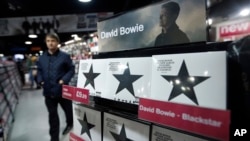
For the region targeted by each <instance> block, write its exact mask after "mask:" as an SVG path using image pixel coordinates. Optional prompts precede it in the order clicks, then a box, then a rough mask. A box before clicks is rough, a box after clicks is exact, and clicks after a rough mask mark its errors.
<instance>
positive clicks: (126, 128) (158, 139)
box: [70, 104, 207, 141]
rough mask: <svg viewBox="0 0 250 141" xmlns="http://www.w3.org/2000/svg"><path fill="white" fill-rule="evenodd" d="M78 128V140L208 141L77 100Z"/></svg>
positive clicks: (74, 133)
mask: <svg viewBox="0 0 250 141" xmlns="http://www.w3.org/2000/svg"><path fill="white" fill-rule="evenodd" d="M73 109H74V111H73V115H74V128H73V130H72V132H71V133H70V140H76V141H101V140H103V141H150V140H151V141H170V140H171V141H175V140H177V141H179V140H183V139H185V141H207V139H205V138H204V137H202V138H201V137H197V136H196V135H195V136H194V135H189V134H187V133H184V132H180V131H175V130H171V129H167V128H163V127H162V126H158V125H152V124H149V123H148V122H141V121H136V120H132V119H128V118H124V117H122V116H118V115H114V114H111V113H107V112H103V111H98V110H94V109H90V108H87V107H84V106H81V105H76V104H73Z"/></svg>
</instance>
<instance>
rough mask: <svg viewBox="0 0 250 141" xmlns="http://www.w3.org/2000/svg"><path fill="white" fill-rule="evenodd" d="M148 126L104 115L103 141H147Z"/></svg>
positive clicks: (107, 114)
mask: <svg viewBox="0 0 250 141" xmlns="http://www.w3.org/2000/svg"><path fill="white" fill-rule="evenodd" d="M149 133H150V126H149V125H148V124H143V123H140V122H137V121H133V120H130V119H126V118H123V117H119V116H116V115H112V114H109V113H104V119H103V141H149Z"/></svg>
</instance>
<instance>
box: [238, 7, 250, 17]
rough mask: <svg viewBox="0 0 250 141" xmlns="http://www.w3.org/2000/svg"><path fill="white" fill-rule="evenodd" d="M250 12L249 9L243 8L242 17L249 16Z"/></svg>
mask: <svg viewBox="0 0 250 141" xmlns="http://www.w3.org/2000/svg"><path fill="white" fill-rule="evenodd" d="M249 14H250V10H249V9H243V10H241V11H240V16H242V17H245V16H248V15H249Z"/></svg>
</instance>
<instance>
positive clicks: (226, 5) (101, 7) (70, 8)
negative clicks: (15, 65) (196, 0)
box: [0, 0, 249, 54]
mask: <svg viewBox="0 0 250 141" xmlns="http://www.w3.org/2000/svg"><path fill="white" fill-rule="evenodd" d="M158 1H162V0H92V2H90V3H81V2H79V1H78V0H0V18H9V17H24V16H44V15H60V14H78V13H79V14H82V13H95V12H114V14H117V13H121V12H125V11H129V10H132V9H137V8H140V7H143V6H146V5H149V4H151V3H155V2H158ZM246 2H248V3H249V0H237V1H236V0H207V7H208V16H210V15H211V16H225V15H227V14H228V13H229V12H228V11H229V10H230V9H231V10H234V9H233V8H232V7H237V6H239V4H244V3H246ZM222 7H223V8H222ZM71 34H72V33H63V34H59V36H60V38H61V40H62V41H67V40H69V39H71V36H70V35H71ZM79 34H80V35H84V34H86V33H79ZM43 38H44V37H39V38H37V39H36V41H35V42H34V44H33V46H43V47H44V46H45V44H44V39H43ZM26 39H27V37H26V36H11V37H0V53H5V54H10V53H11V52H10V51H9V50H10V49H9V48H11V47H18V46H21V45H24V41H25V40H26Z"/></svg>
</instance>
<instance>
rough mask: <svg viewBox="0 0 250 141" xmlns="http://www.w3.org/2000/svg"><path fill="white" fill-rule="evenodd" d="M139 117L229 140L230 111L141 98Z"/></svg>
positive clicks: (224, 140) (225, 140)
mask: <svg viewBox="0 0 250 141" xmlns="http://www.w3.org/2000/svg"><path fill="white" fill-rule="evenodd" d="M138 117H139V118H140V119H143V120H147V121H151V122H154V123H158V124H162V125H165V126H171V127H174V128H177V129H180V130H184V131H188V132H193V133H196V134H200V135H203V136H206V137H211V138H215V139H219V140H223V141H227V140H229V131H230V130H229V125H230V112H229V111H228V110H216V109H209V108H201V107H197V106H190V105H184V104H176V103H170V102H163V101H156V100H151V99H144V98H140V102H139V109H138Z"/></svg>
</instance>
